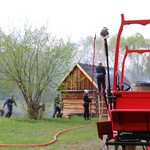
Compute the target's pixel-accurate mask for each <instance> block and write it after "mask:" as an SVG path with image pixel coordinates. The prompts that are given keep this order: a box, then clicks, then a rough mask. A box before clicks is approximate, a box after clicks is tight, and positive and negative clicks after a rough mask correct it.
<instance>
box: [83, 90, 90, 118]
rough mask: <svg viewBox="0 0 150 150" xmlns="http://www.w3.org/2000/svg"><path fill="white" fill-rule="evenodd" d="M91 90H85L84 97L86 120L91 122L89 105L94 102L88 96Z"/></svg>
mask: <svg viewBox="0 0 150 150" xmlns="http://www.w3.org/2000/svg"><path fill="white" fill-rule="evenodd" d="M88 93H89V90H87V89H85V90H84V96H83V101H84V103H83V107H84V119H85V120H87V119H88V120H89V103H90V102H91V100H92V97H89V96H88Z"/></svg>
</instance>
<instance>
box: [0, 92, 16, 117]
mask: <svg viewBox="0 0 150 150" xmlns="http://www.w3.org/2000/svg"><path fill="white" fill-rule="evenodd" d="M13 104H14V105H15V106H16V107H17V104H16V102H15V100H14V95H13V94H11V95H10V98H9V99H7V101H6V102H5V103H4V105H3V108H4V107H5V105H7V109H8V112H7V114H6V116H5V117H6V118H10V117H11V115H12V110H13Z"/></svg>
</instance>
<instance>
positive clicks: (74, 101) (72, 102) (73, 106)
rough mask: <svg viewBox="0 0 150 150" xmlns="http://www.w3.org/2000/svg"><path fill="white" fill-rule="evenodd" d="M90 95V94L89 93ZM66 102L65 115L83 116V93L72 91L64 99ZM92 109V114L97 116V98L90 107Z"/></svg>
mask: <svg viewBox="0 0 150 150" xmlns="http://www.w3.org/2000/svg"><path fill="white" fill-rule="evenodd" d="M89 94H90V93H89ZM62 99H63V102H64V110H63V114H83V112H84V107H83V91H82V92H81V91H79V92H77V91H74V92H73V91H71V92H67V93H66V94H65V95H64V96H63V97H62ZM90 107H92V109H90V110H91V111H92V114H96V112H97V100H96V98H93V99H92V104H91V105H90Z"/></svg>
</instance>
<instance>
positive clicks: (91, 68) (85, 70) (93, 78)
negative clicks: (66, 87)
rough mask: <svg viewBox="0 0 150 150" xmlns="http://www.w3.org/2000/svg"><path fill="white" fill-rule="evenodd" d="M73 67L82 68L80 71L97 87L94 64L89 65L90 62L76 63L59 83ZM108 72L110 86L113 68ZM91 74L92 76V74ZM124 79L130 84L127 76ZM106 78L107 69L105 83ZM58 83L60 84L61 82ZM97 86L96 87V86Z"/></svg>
mask: <svg viewBox="0 0 150 150" xmlns="http://www.w3.org/2000/svg"><path fill="white" fill-rule="evenodd" d="M75 67H78V68H79V69H80V70H82V72H83V73H84V74H85V75H86V76H87V78H88V79H89V80H90V81H93V84H94V85H95V87H97V79H96V77H97V73H96V65H94V66H93V65H91V64H82V63H76V64H75V65H74V66H73V67H72V68H71V69H70V71H69V72H68V73H67V75H66V76H65V77H64V78H63V79H62V81H61V83H62V82H63V81H64V80H65V79H66V78H67V77H68V75H69V74H70V72H71V71H73V69H74V68H75ZM109 74H110V85H111V86H112V84H113V68H109ZM92 75H93V76H92ZM124 81H125V82H126V83H127V84H129V85H130V82H129V81H128V79H127V78H124ZM107 82H108V80H107V69H106V84H107ZM61 83H60V84H61ZM58 86H59V85H58ZM97 88H98V87H97Z"/></svg>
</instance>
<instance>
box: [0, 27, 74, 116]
mask: <svg viewBox="0 0 150 150" xmlns="http://www.w3.org/2000/svg"><path fill="white" fill-rule="evenodd" d="M73 57H74V45H73V44H72V43H70V41H69V40H68V41H66V42H65V41H63V40H62V39H57V38H56V37H53V36H52V35H51V34H50V33H48V32H47V29H46V28H45V27H41V28H40V29H37V28H35V29H33V30H32V28H31V27H25V28H24V31H22V32H21V31H12V32H10V33H9V34H5V33H4V32H3V31H2V30H0V60H1V61H0V73H1V74H0V76H1V78H2V79H3V80H5V81H7V82H9V81H11V82H14V83H15V84H16V85H17V86H18V88H19V89H20V91H21V93H22V95H23V98H24V100H25V102H26V105H27V114H28V116H29V118H31V119H37V118H38V117H39V112H38V107H39V104H40V102H41V101H42V97H43V92H44V91H45V90H47V88H48V86H50V87H52V88H54V87H55V86H56V84H57V83H58V82H59V80H60V78H61V77H62V75H64V73H66V71H67V70H68V68H70V64H71V62H72V60H73Z"/></svg>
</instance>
